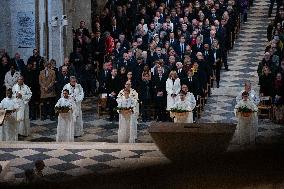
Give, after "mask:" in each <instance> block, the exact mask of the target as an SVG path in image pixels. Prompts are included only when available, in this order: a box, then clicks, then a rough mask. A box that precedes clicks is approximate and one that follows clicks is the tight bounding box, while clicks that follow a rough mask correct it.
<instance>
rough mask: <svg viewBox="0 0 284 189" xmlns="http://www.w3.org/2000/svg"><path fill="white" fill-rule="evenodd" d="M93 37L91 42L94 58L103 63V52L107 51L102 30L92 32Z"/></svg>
mask: <svg viewBox="0 0 284 189" xmlns="http://www.w3.org/2000/svg"><path fill="white" fill-rule="evenodd" d="M91 37H92V38H91V43H90V46H91V47H90V49H91V54H92V55H93V57H94V60H96V61H99V62H100V63H102V61H103V53H104V51H105V42H104V40H103V39H102V37H101V32H100V31H95V33H92V34H91Z"/></svg>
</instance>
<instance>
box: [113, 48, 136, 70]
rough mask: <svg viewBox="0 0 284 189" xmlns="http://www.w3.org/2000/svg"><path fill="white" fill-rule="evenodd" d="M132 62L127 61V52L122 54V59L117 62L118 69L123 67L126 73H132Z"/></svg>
mask: <svg viewBox="0 0 284 189" xmlns="http://www.w3.org/2000/svg"><path fill="white" fill-rule="evenodd" d="M134 66H135V65H134V62H133V61H130V60H129V55H128V52H125V53H123V58H122V59H120V60H119V62H118V65H117V67H118V69H120V68H121V67H125V69H126V71H127V72H129V71H132V70H133V69H134Z"/></svg>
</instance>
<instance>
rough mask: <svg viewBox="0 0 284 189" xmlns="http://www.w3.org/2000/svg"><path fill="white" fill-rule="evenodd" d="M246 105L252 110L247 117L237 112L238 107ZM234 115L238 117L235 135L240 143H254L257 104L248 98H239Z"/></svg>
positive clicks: (256, 124)
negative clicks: (245, 99)
mask: <svg viewBox="0 0 284 189" xmlns="http://www.w3.org/2000/svg"><path fill="white" fill-rule="evenodd" d="M244 106H246V107H247V108H249V109H251V110H253V111H254V112H253V113H252V114H251V115H250V116H249V117H244V116H242V114H241V113H239V112H238V108H240V107H244ZM234 111H235V115H236V116H237V117H238V125H237V128H236V133H235V135H236V137H237V139H238V143H239V144H240V145H249V144H251V145H253V144H255V138H256V136H257V126H258V117H257V106H256V105H255V104H254V103H253V102H251V101H250V100H249V99H248V100H247V101H244V100H241V101H239V102H238V103H237V105H236V106H235V110H234Z"/></svg>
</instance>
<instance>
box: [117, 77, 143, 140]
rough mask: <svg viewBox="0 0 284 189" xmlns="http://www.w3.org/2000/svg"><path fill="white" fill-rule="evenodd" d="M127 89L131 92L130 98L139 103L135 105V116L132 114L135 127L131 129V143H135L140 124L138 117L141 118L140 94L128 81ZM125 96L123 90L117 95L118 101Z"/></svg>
mask: <svg viewBox="0 0 284 189" xmlns="http://www.w3.org/2000/svg"><path fill="white" fill-rule="evenodd" d="M125 89H126V90H129V91H130V93H129V96H130V98H133V99H134V100H135V101H136V102H137V103H136V105H135V107H134V108H133V114H132V119H133V126H132V127H131V128H130V135H131V137H132V138H131V140H130V142H131V143H134V142H135V140H136V139H137V124H138V116H139V103H138V102H139V99H138V93H137V92H136V91H135V90H134V89H132V88H131V82H130V81H127V82H126V83H125ZM124 96H125V94H124V89H122V90H121V91H120V92H119V93H118V95H117V99H118V100H119V99H121V98H123V97H124Z"/></svg>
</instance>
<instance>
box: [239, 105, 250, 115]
mask: <svg viewBox="0 0 284 189" xmlns="http://www.w3.org/2000/svg"><path fill="white" fill-rule="evenodd" d="M238 112H239V113H241V115H242V116H244V117H249V116H250V115H251V114H252V113H253V110H252V109H250V108H249V107H247V106H241V107H239V108H238Z"/></svg>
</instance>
